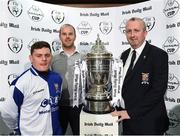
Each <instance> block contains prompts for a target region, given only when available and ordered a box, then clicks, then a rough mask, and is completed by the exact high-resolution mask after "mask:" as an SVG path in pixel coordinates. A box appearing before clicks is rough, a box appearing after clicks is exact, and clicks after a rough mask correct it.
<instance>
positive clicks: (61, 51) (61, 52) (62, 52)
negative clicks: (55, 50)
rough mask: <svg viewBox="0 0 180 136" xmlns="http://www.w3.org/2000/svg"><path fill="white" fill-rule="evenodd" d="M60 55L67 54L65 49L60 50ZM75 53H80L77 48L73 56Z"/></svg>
mask: <svg viewBox="0 0 180 136" xmlns="http://www.w3.org/2000/svg"><path fill="white" fill-rule="evenodd" d="M59 53H60V54H65V53H64V50H63V48H61V49H60V51H59ZM75 53H79V51H78V50H77V48H76V47H75V51H74V53H73V54H75Z"/></svg>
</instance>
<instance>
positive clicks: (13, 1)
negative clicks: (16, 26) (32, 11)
mask: <svg viewBox="0 0 180 136" xmlns="http://www.w3.org/2000/svg"><path fill="white" fill-rule="evenodd" d="M8 10H9V12H10V13H11V14H12V15H13V16H14V17H19V16H20V15H21V13H22V10H23V7H22V4H21V3H20V2H18V1H17V0H9V1H8Z"/></svg>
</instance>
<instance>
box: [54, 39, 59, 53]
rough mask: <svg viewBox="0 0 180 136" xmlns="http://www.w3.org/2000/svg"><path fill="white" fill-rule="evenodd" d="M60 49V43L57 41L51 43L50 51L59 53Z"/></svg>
mask: <svg viewBox="0 0 180 136" xmlns="http://www.w3.org/2000/svg"><path fill="white" fill-rule="evenodd" d="M60 49H61V43H60V42H59V41H56V40H55V41H53V42H52V50H53V51H54V52H58V51H60Z"/></svg>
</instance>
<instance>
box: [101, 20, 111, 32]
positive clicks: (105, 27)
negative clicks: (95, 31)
mask: <svg viewBox="0 0 180 136" xmlns="http://www.w3.org/2000/svg"><path fill="white" fill-rule="evenodd" d="M99 29H100V31H101V32H102V33H103V34H106V35H107V34H109V33H110V32H111V30H112V22H100V23H99Z"/></svg>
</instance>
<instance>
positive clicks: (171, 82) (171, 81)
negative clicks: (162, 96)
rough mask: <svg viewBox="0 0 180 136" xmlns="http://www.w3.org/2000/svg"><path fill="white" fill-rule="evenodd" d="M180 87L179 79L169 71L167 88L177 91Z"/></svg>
mask: <svg viewBox="0 0 180 136" xmlns="http://www.w3.org/2000/svg"><path fill="white" fill-rule="evenodd" d="M178 87H179V80H178V78H177V77H176V76H174V74H172V73H169V76H168V88H167V90H168V91H170V92H173V91H175V90H176V89H177V88H178Z"/></svg>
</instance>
